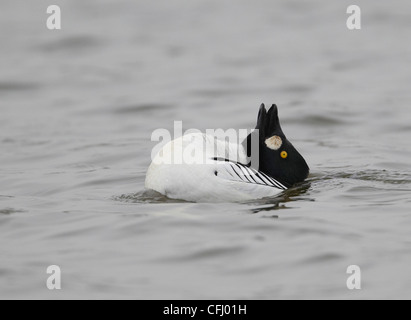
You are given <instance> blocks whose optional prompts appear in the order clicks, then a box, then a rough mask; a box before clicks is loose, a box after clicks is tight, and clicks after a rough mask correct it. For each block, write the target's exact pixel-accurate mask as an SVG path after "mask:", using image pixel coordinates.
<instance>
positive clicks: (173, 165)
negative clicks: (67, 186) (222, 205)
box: [145, 104, 309, 202]
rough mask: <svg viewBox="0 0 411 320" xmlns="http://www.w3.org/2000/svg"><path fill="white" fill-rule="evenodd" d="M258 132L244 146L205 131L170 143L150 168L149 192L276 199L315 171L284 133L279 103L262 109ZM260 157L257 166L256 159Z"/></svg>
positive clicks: (204, 198) (199, 198)
mask: <svg viewBox="0 0 411 320" xmlns="http://www.w3.org/2000/svg"><path fill="white" fill-rule="evenodd" d="M256 129H258V130H254V132H252V133H251V134H250V135H248V137H247V138H246V139H245V140H244V141H243V142H242V143H240V144H233V143H227V142H226V141H220V140H217V139H216V138H215V137H214V136H210V135H207V134H202V133H194V134H188V135H184V136H183V137H180V138H178V139H175V140H173V141H171V142H169V143H167V144H166V145H165V146H164V147H163V149H162V150H161V151H160V152H159V153H158V154H157V156H156V157H155V158H154V159H153V162H152V163H151V165H150V167H149V168H148V171H147V175H146V181H145V186H146V188H147V189H151V190H155V191H157V192H159V193H161V194H163V195H166V196H167V197H169V198H172V199H180V200H186V201H192V202H237V201H248V200H256V199H261V198H266V197H273V196H276V195H278V194H279V193H281V192H283V191H284V190H286V189H288V188H290V187H292V186H293V185H295V184H297V183H299V182H302V181H304V180H305V179H306V178H307V176H308V173H309V167H308V165H307V163H306V161H305V160H304V158H303V157H302V156H301V155H300V153H299V152H298V151H297V150H296V149H295V148H294V147H293V145H292V144H291V142H290V141H288V140H287V138H286V136H285V135H284V133H283V131H282V129H281V126H280V120H279V118H278V109H277V106H276V105H272V107H271V108H270V110H269V111H268V112H267V110H266V109H265V106H264V104H262V105H261V107H260V111H259V113H258V120H257V126H256ZM256 133H258V137H257V136H256ZM257 141H258V142H257ZM253 143H254V145H253ZM256 144H258V148H256ZM253 152H254V154H253ZM257 153H258V154H257ZM227 154H228V155H236V157H234V158H230V157H227ZM187 155H188V156H189V157H188V159H187ZM256 156H257V159H258V163H257V164H255V163H253V161H251V160H250V159H253V157H254V159H255V157H256ZM164 159H168V160H170V159H172V160H176V159H179V160H180V162H179V161H177V162H176V161H164ZM181 160H182V161H181Z"/></svg>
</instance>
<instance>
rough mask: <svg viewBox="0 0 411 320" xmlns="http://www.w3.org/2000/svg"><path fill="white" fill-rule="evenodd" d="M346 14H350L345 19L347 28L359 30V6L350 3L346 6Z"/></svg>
mask: <svg viewBox="0 0 411 320" xmlns="http://www.w3.org/2000/svg"><path fill="white" fill-rule="evenodd" d="M347 14H350V16H349V17H348V19H347V28H348V29H349V30H361V8H360V7H359V6H356V5H351V6H349V7H348V8H347Z"/></svg>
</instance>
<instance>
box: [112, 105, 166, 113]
mask: <svg viewBox="0 0 411 320" xmlns="http://www.w3.org/2000/svg"><path fill="white" fill-rule="evenodd" d="M173 107H174V106H172V105H168V104H156V103H153V104H150V103H148V104H137V105H130V106H123V107H118V108H115V109H114V113H116V114H121V115H123V114H139V113H151V112H157V111H164V110H170V109H172V108H173Z"/></svg>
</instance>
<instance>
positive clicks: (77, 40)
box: [40, 35, 102, 52]
mask: <svg viewBox="0 0 411 320" xmlns="http://www.w3.org/2000/svg"><path fill="white" fill-rule="evenodd" d="M101 44H102V40H100V39H98V38H96V37H95V36H91V35H89V36H88V35H78V36H70V37H66V38H63V39H58V40H56V41H52V42H49V43H46V44H43V45H41V46H40V49H41V50H43V51H47V52H59V51H70V52H72V51H84V50H89V49H93V48H97V47H100V46H101Z"/></svg>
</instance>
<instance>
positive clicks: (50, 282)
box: [46, 265, 61, 290]
mask: <svg viewBox="0 0 411 320" xmlns="http://www.w3.org/2000/svg"><path fill="white" fill-rule="evenodd" d="M47 274H50V276H49V277H48V279H47V283H46V285H47V289H49V290H61V269H60V267H59V266H56V265H52V266H49V267H48V268H47Z"/></svg>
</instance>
